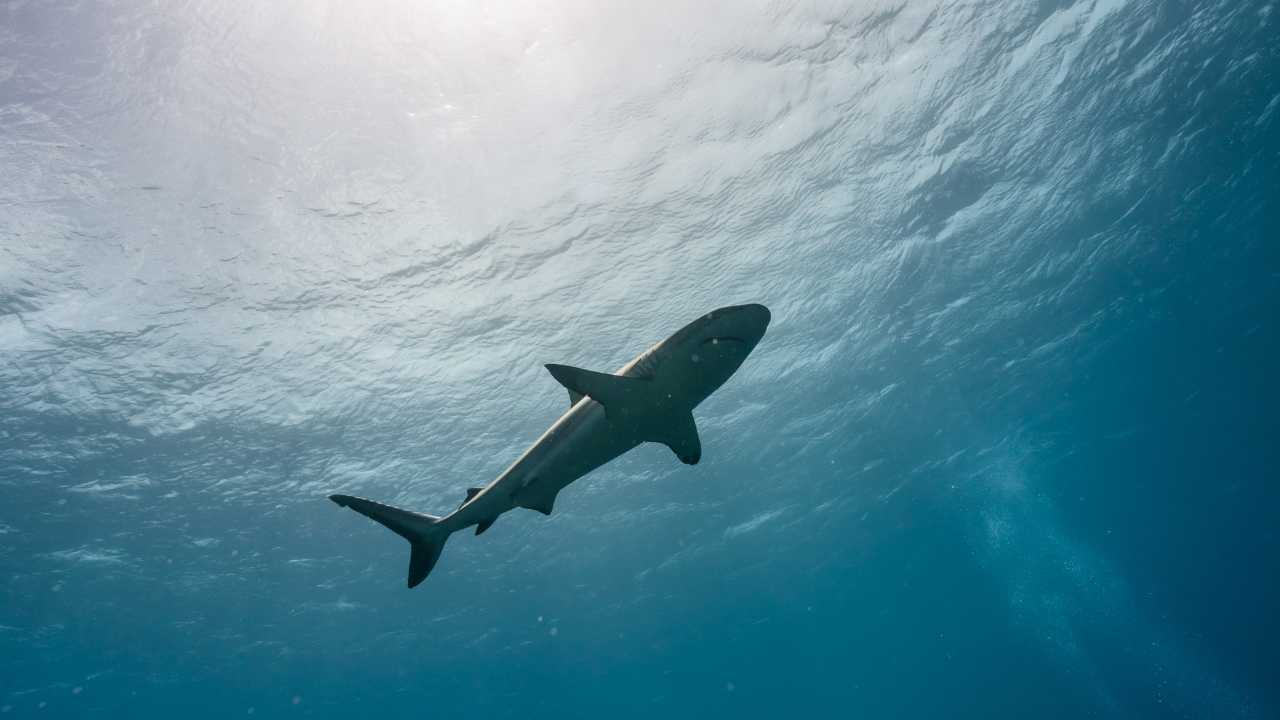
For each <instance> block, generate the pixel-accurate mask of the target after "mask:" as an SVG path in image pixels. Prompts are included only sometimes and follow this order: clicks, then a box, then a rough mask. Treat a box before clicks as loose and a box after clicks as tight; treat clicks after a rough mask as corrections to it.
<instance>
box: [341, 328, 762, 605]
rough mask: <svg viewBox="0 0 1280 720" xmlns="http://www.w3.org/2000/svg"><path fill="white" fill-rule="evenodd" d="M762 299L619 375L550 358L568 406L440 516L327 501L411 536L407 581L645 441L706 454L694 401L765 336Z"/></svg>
mask: <svg viewBox="0 0 1280 720" xmlns="http://www.w3.org/2000/svg"><path fill="white" fill-rule="evenodd" d="M769 320H770V314H769V310H768V308H766V307H765V306H763V305H756V304H752V305H734V306H730V307H723V308H720V309H718V310H713V311H712V312H709V313H707V314H706V315H703V316H702V317H700V318H698V319H697V320H694V321H693V322H691V323H689V324H688V325H686V326H684V327H683V328H681V329H680V330H679V331H677V332H676V334H674V335H672V336H671V337H669V338H667V339H666V340H663V341H662V342H660V343H658V344H657V345H654V346H653V347H651V348H649V349H648V350H646V351H644V352H643V353H641V354H640V355H639V356H638V357H636V359H634V360H632V361H631V362H629V363H627V364H626V365H623V366H622V367H621V368H620V369H619V370H618V371H617V372H616V373H614V374H612V375H610V374H606V373H596V372H591V371H588V370H580V369H577V368H573V367H569V366H566V365H547V369H548V370H549V371H551V374H552V376H553V377H555V379H556V380H557V381H559V382H560V383H561V384H562V385H564V386H565V387H566V388H567V389H568V390H569V398H570V407H569V410H568V412H566V413H565V414H564V415H562V416H561V417H560V419H559V420H557V421H556V422H555V423H554V424H553V425H552V426H551V428H550V429H548V430H547V431H546V432H545V433H543V434H542V437H540V438H538V439H537V441H536V442H534V443H533V445H532V446H530V447H529V449H528V450H526V451H525V452H524V454H523V455H521V456H520V457H519V458H517V459H516V461H515V462H514V463H512V464H511V466H510V467H508V468H507V469H506V470H505V471H503V473H502V474H501V475H499V476H498V477H497V479H495V480H494V481H493V482H491V483H489V484H488V485H486V486H485V487H483V488H471V489H469V490H468V491H467V498H466V500H464V501H463V503H462V505H461V506H460V507H459V508H458V509H457V510H454V511H453V512H452V513H450V514H449V515H446V516H445V517H435V516H432V515H425V514H422V513H416V512H412V511H409V510H402V509H400V508H395V507H392V506H390V505H383V504H382V503H377V502H374V501H372V500H366V499H364V498H358V497H353V496H350V495H331V496H329V499H330V500H332V501H334V502H335V503H337V504H338V505H340V506H342V507H349V508H351V509H352V510H355V511H356V512H358V513H360V514H362V515H365V516H367V517H369V518H371V519H373V520H375V521H377V522H379V523H381V524H382V525H385V526H386V527H387V528H389V529H391V530H392V531H393V532H395V533H397V534H398V535H400V536H401V537H404V538H405V539H406V540H408V541H409V543H410V546H411V553H410V559H409V583H408V584H409V587H414V586H416V585H417V584H418V583H420V582H422V580H423V579H425V578H426V576H427V574H428V573H430V572H431V569H432V568H433V567H435V564H436V560H437V559H438V558H439V557H440V551H441V550H442V549H443V547H444V543H445V540H447V539H448V538H449V535H451V534H453V533H455V532H457V531H459V530H464V529H466V528H469V527H472V526H475V527H476V534H477V535H479V534H480V533H482V532H484V531H485V530H487V529H488V528H489V526H490V525H492V524H493V522H494V521H495V520H497V518H498V516H499V515H501V514H502V513H505V512H507V511H508V510H512V509H514V508H518V507H519V508H528V509H531V510H537V511H538V512H541V513H543V514H546V515H550V514H551V511H552V508H553V507H554V506H555V501H556V495H557V494H558V493H559V492H560V491H561V490H563V489H564V487H565V486H566V485H568V484H569V483H571V482H573V481H574V480H577V479H578V478H580V477H582V476H583V475H586V474H587V473H589V472H591V471H592V470H594V469H596V468H598V467H600V466H601V465H604V464H605V463H607V462H609V461H610V460H613V459H614V458H616V457H618V456H619V455H622V454H623V453H625V452H627V451H628V450H630V449H632V448H634V447H636V446H637V445H639V444H640V443H642V442H657V443H662V444H664V445H667V446H668V447H670V448H671V449H672V451H673V452H675V454H676V457H678V458H679V459H680V460H681V462H684V463H686V464H689V465H694V464H697V462H698V461H699V460H700V459H701V457H702V446H701V442H700V441H699V439H698V431H697V426H696V425H695V424H694V420H693V409H694V408H695V407H697V406H698V404H699V403H701V402H702V401H703V400H705V399H706V398H707V396H709V395H710V394H711V393H713V392H715V391H716V389H718V388H719V387H720V386H721V385H723V384H724V383H725V381H726V380H728V379H729V377H730V376H732V375H733V373H734V372H735V371H737V369H738V368H739V367H740V366H741V365H742V363H743V361H744V360H746V358H747V355H749V354H750V353H751V351H752V350H754V349H755V346H756V344H757V343H759V342H760V339H761V338H762V337H764V333H765V329H766V328H768V326H769Z"/></svg>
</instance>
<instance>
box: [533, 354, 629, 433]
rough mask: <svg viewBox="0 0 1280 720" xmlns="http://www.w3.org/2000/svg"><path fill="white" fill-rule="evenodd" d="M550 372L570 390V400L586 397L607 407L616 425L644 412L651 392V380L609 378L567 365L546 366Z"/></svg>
mask: <svg viewBox="0 0 1280 720" xmlns="http://www.w3.org/2000/svg"><path fill="white" fill-rule="evenodd" d="M547 370H549V371H550V372H551V377H553V378H555V379H556V382H558V383H560V384H561V385H563V386H565V388H567V389H568V390H569V399H570V400H571V401H572V400H573V398H574V394H575V393H577V395H578V397H579V398H580V397H581V396H583V395H586V396H588V397H590V398H591V399H592V400H595V401H596V402H598V403H600V404H601V405H603V406H604V412H605V415H607V416H608V417H609V419H610V420H613V421H615V422H617V421H621V420H625V419H626V418H627V417H628V416H630V415H638V414H639V413H640V412H642V408H643V407H644V396H645V393H646V391H647V390H648V389H649V381H648V380H646V379H644V378H635V377H625V376H623V375H610V374H609V373H599V372H593V371H591V370H583V369H581V368H576V367H570V366H568V365H555V364H551V365H547ZM633 408H634V409H633Z"/></svg>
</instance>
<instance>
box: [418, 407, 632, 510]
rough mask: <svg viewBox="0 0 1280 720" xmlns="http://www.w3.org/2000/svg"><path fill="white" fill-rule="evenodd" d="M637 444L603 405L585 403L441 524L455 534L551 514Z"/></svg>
mask: <svg viewBox="0 0 1280 720" xmlns="http://www.w3.org/2000/svg"><path fill="white" fill-rule="evenodd" d="M639 444H640V440H638V439H635V438H633V437H631V434H630V433H628V432H626V431H625V430H624V429H622V428H619V427H617V426H615V425H614V424H613V423H611V422H609V419H608V418H607V417H606V416H605V412H604V408H603V407H601V405H600V404H599V403H597V402H595V401H593V400H591V399H589V398H588V399H583V400H582V401H581V402H579V403H577V404H576V405H574V407H573V408H572V409H570V411H569V412H567V413H565V414H564V415H563V416H562V417H561V418H560V419H559V420H558V421H556V423H555V424H554V425H552V426H551V428H550V429H549V430H547V432H546V433H544V434H543V435H542V437H540V438H538V440H537V441H536V442H535V443H534V444H533V445H532V446H531V447H530V448H529V449H528V450H526V451H525V453H524V454H523V455H521V456H520V458H519V459H517V460H516V461H515V462H514V463H513V464H512V465H511V467H509V468H507V470H506V471H505V472H503V473H502V475H500V476H498V478H497V479H496V480H494V481H493V482H492V483H490V484H489V485H488V486H486V487H485V488H484V489H483V490H481V491H480V492H479V493H478V494H477V495H476V496H475V497H474V498H473V499H471V500H469V501H467V502H466V503H465V504H463V506H462V507H460V508H458V509H457V510H456V511H454V513H453V514H451V515H449V516H448V517H446V518H445V519H444V520H443V522H444V523H445V524H446V525H447V526H448V527H449V528H450V531H456V530H461V529H462V528H465V527H470V526H472V525H479V524H484V523H486V522H491V521H492V520H493V519H494V518H496V517H497V516H498V515H501V514H502V513H504V512H507V511H508V510H512V509H514V508H517V507H523V508H529V509H531V510H537V511H539V512H542V513H544V514H550V511H551V508H552V506H554V504H555V500H556V495H557V494H558V493H559V492H560V491H561V490H563V489H564V488H565V486H567V485H568V484H569V483H571V482H573V481H574V480H577V479H578V478H580V477H582V476H583V475H586V474H587V473H589V472H591V471H592V470H595V469H596V468H598V467H600V466H601V465H604V464H605V463H607V462H609V461H610V460H613V459H614V458H616V457H618V456H619V455H622V454H623V453H625V452H627V451H628V450H630V449H632V448H634V447H636V446H637V445H639Z"/></svg>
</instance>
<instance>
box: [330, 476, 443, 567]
mask: <svg viewBox="0 0 1280 720" xmlns="http://www.w3.org/2000/svg"><path fill="white" fill-rule="evenodd" d="M329 499H330V500H332V501H334V502H335V503H337V504H338V505H339V506H341V507H345V508H351V509H352V510H355V511H356V512H358V513H360V514H361V515H364V516H365V517H367V518H369V519H370V520H373V521H374V522H377V523H379V524H381V525H382V526H384V527H386V528H387V529H388V530H390V531H391V532H394V533H395V534H397V535H399V536H400V537H402V538H404V539H405V540H408V541H409V548H410V550H409V587H416V586H417V585H418V584H419V583H421V582H422V581H423V580H425V579H426V577H427V575H428V574H429V573H430V572H431V569H432V568H434V567H435V566H436V561H437V560H439V559H440V551H441V550H444V542H445V541H446V540H448V539H449V533H448V532H447V531H446V530H444V529H443V528H441V527H440V526H439V523H440V518H438V517H436V516H434V515H426V514H423V513H416V512H413V511H411V510H404V509H401V508H398V507H392V506H390V505H383V504H382V503H380V502H374V501H372V500H366V499H364V498H358V497H353V496H351V495H330V496H329Z"/></svg>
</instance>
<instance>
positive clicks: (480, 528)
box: [476, 515, 498, 535]
mask: <svg viewBox="0 0 1280 720" xmlns="http://www.w3.org/2000/svg"><path fill="white" fill-rule="evenodd" d="M497 519H498V516H497V515H494V516H493V517H491V518H489V519H487V520H481V521H480V522H478V523H476V534H477V535H479V534H480V533H482V532H484V531H485V530H488V529H489V528H490V527H491V526H492V525H493V523H494V521H495V520H497Z"/></svg>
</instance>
